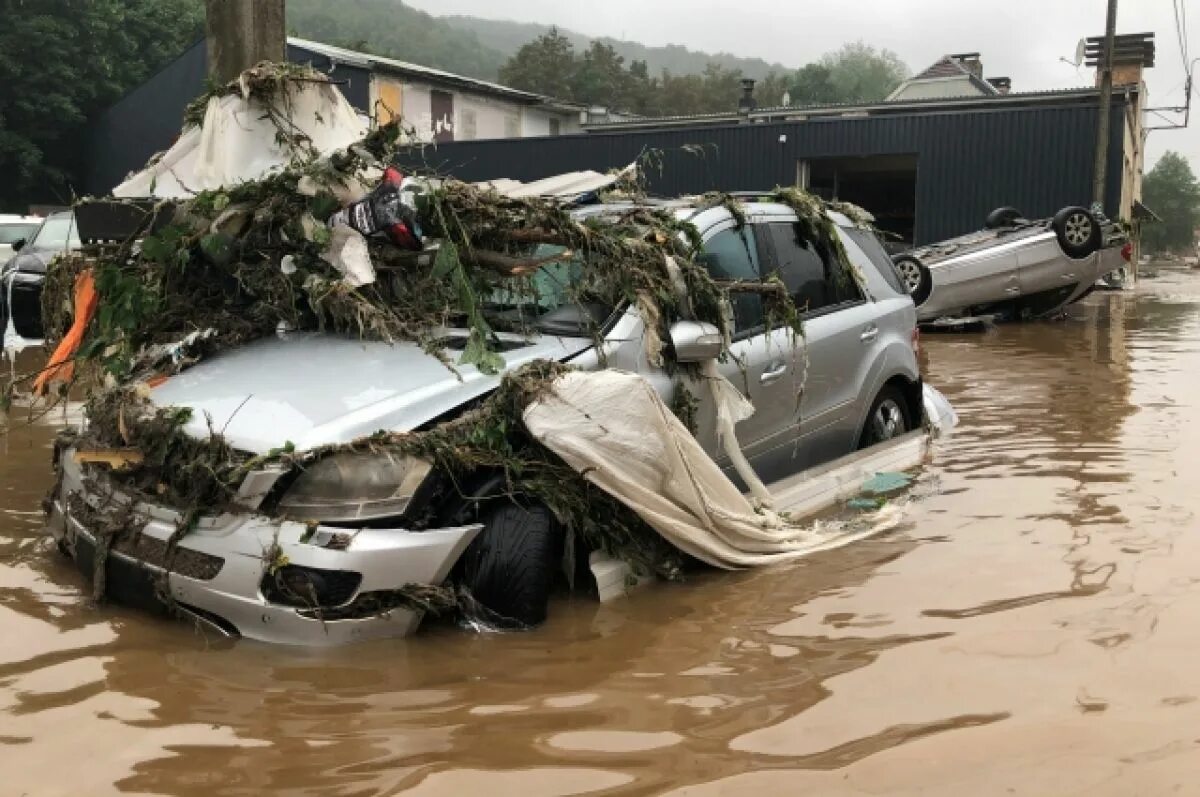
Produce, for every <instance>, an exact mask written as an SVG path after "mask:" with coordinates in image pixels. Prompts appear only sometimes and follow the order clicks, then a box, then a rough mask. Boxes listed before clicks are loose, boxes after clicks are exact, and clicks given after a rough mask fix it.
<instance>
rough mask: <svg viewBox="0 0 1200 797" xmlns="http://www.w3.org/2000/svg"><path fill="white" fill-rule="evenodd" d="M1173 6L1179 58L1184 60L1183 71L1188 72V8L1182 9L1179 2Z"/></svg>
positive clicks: (1174, 1)
mask: <svg viewBox="0 0 1200 797" xmlns="http://www.w3.org/2000/svg"><path fill="white" fill-rule="evenodd" d="M1171 4H1172V6H1173V7H1174V10H1175V36H1176V37H1177V38H1178V40H1179V57H1180V58H1181V59H1183V70H1184V72H1186V71H1187V67H1188V61H1189V60H1190V59H1189V58H1188V46H1187V35H1186V33H1185V31H1186V30H1187V6H1186V5H1184V6H1183V7H1182V9H1181V8H1180V3H1179V0H1172V2H1171Z"/></svg>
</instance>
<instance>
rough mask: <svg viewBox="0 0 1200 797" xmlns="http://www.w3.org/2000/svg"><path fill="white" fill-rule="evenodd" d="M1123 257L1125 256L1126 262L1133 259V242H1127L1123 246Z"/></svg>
mask: <svg viewBox="0 0 1200 797" xmlns="http://www.w3.org/2000/svg"><path fill="white" fill-rule="evenodd" d="M1121 257H1123V258H1125V262H1126V263H1128V262H1130V261H1131V260H1133V244H1132V243H1127V244H1125V245H1124V246H1122V247H1121Z"/></svg>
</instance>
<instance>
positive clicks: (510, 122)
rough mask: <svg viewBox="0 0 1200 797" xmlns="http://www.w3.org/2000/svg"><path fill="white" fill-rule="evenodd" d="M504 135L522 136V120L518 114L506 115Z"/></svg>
mask: <svg viewBox="0 0 1200 797" xmlns="http://www.w3.org/2000/svg"><path fill="white" fill-rule="evenodd" d="M504 137H505V138H520V137H521V120H520V119H519V118H517V117H516V116H506V117H504Z"/></svg>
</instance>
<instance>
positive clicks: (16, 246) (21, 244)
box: [9, 238, 25, 252]
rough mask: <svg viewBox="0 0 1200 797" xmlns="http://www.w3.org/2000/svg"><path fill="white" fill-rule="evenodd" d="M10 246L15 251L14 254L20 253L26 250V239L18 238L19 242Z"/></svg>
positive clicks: (16, 241)
mask: <svg viewBox="0 0 1200 797" xmlns="http://www.w3.org/2000/svg"><path fill="white" fill-rule="evenodd" d="M9 245H10V246H11V247H12V250H13V251H14V252H20V251H21V250H22V249H24V248H25V239H24V238H18V239H17V240H15V241H13V242H12V243H11V244H9Z"/></svg>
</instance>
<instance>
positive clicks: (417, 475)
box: [279, 453, 430, 522]
mask: <svg viewBox="0 0 1200 797" xmlns="http://www.w3.org/2000/svg"><path fill="white" fill-rule="evenodd" d="M429 468H430V466H429V463H428V462H425V461H424V460H421V459H417V458H415V457H405V456H397V455H394V454H389V453H363V454H335V455H333V456H331V457H326V458H325V459H322V460H319V461H318V462H316V463H315V464H313V465H312V467H310V468H308V470H306V471H304V473H302V474H300V477H299V478H298V479H296V481H295V483H294V484H293V485H292V487H291V489H289V490H288V491H287V493H285V494H284V496H283V498H282V499H281V500H280V501H279V509H280V511H281V512H282V513H283V514H286V515H288V516H289V517H292V518H295V519H297V520H316V521H330V522H347V521H354V520H378V519H381V518H386V517H394V516H396V515H399V514H401V513H402V512H404V510H405V509H407V508H408V504H409V502H410V501H411V500H412V497H413V496H414V495H415V494H416V492H417V488H418V487H420V486H421V482H423V481H425V477H426V476H428V475H429Z"/></svg>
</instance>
